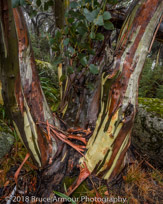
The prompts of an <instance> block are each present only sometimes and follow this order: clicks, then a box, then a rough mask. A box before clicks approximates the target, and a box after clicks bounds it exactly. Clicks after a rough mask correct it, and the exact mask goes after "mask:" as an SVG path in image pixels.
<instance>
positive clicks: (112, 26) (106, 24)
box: [104, 21, 114, 30]
mask: <svg viewBox="0 0 163 204" xmlns="http://www.w3.org/2000/svg"><path fill="white" fill-rule="evenodd" d="M104 28H105V29H106V30H113V29H114V25H113V24H112V22H110V21H107V22H105V24H104Z"/></svg>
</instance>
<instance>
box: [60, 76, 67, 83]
mask: <svg viewBox="0 0 163 204" xmlns="http://www.w3.org/2000/svg"><path fill="white" fill-rule="evenodd" d="M64 80H66V75H64V74H63V75H62V76H61V77H60V79H59V81H61V82H63V81H64Z"/></svg>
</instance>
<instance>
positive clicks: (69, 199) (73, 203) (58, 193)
mask: <svg viewBox="0 0 163 204" xmlns="http://www.w3.org/2000/svg"><path fill="white" fill-rule="evenodd" d="M54 193H55V194H56V195H58V196H60V197H61V198H65V201H69V202H71V203H72V204H76V202H74V201H73V199H72V198H70V197H68V196H67V195H65V194H63V193H60V192H57V191H54Z"/></svg>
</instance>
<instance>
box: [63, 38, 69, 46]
mask: <svg viewBox="0 0 163 204" xmlns="http://www.w3.org/2000/svg"><path fill="white" fill-rule="evenodd" d="M69 41H70V39H69V38H66V39H64V41H63V44H64V46H67V45H68V44H69Z"/></svg>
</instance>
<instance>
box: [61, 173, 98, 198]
mask: <svg viewBox="0 0 163 204" xmlns="http://www.w3.org/2000/svg"><path fill="white" fill-rule="evenodd" d="M76 178H77V177H65V178H64V180H63V186H66V188H67V189H68V188H69V187H70V186H71V185H72V184H73V182H74V181H75V180H76ZM88 192H89V196H90V197H91V196H92V197H93V196H95V195H94V193H92V192H91V191H90V189H89V187H88V185H87V183H86V181H84V182H83V183H82V184H81V185H80V186H79V187H78V188H77V189H76V190H75V191H74V192H73V193H72V197H73V198H78V197H80V196H83V195H85V196H86V195H88Z"/></svg>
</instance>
